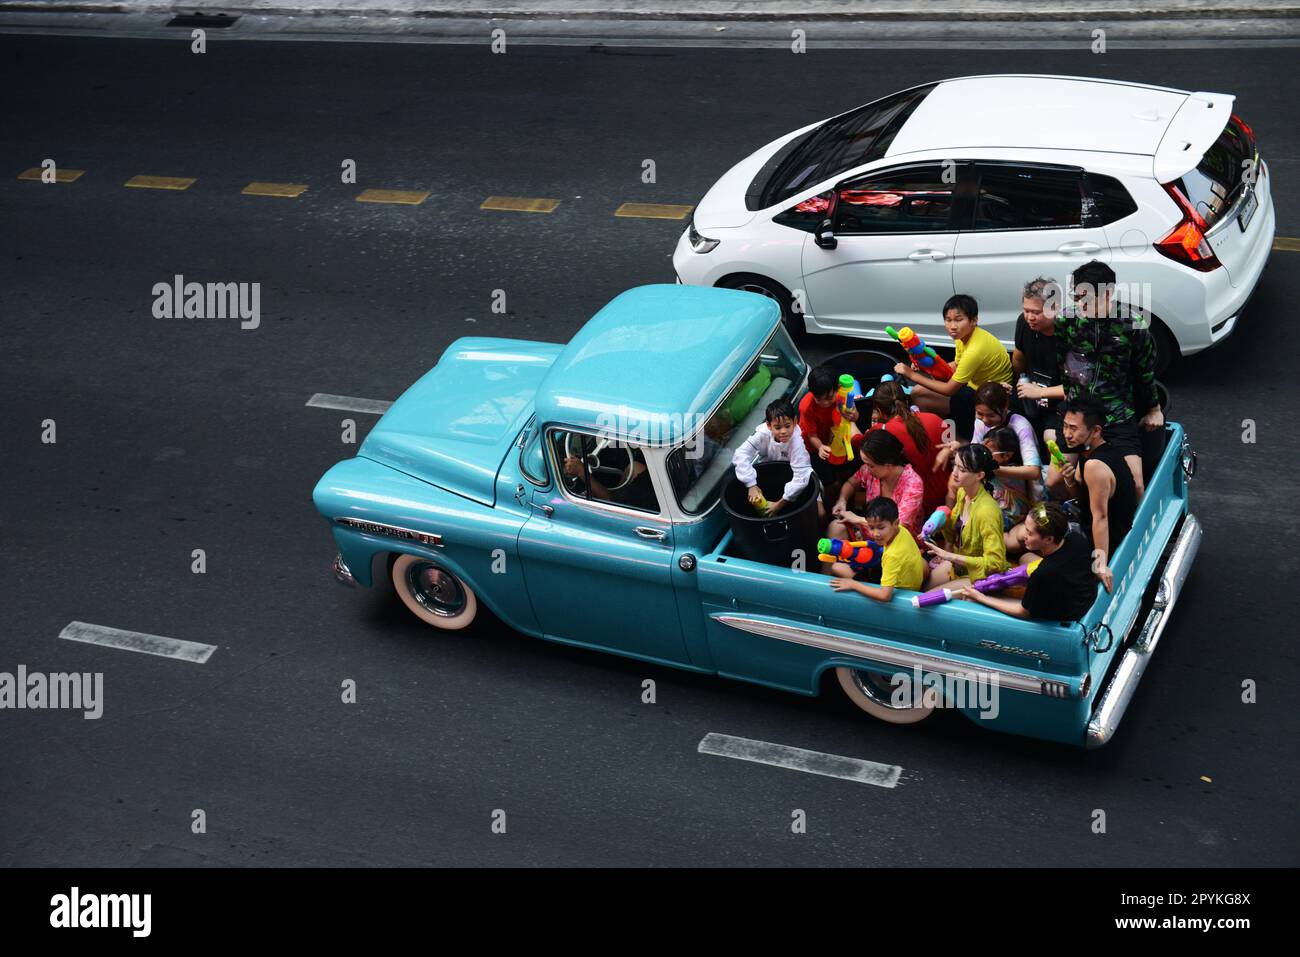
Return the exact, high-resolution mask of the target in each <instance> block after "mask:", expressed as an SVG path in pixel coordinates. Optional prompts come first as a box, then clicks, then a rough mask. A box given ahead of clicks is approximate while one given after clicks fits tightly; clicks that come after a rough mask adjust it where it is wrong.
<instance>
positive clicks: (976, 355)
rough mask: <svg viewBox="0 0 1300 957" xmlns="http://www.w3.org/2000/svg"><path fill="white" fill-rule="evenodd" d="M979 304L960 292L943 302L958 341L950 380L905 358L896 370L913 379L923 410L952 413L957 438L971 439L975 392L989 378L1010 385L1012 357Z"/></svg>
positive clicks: (951, 332) (915, 395)
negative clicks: (983, 319)
mask: <svg viewBox="0 0 1300 957" xmlns="http://www.w3.org/2000/svg"><path fill="white" fill-rule="evenodd" d="M979 317H980V310H979V304H978V303H977V302H975V300H974V298H973V297H971V296H967V295H965V294H964V293H958V294H957V295H955V296H953V297H951V298H950V299H949V300H948V301H947V302H945V303H944V304H943V327H944V329H945V330H946V331H947V333H948V335H949V336H951V337H952V341H953V342H954V343H955V344H956V358H955V364H954V366H953V371H952V378H951V379H949V380H948V381H947V382H941V381H939V380H938V379H932V378H930V377H929V376H927V375H923V374H921V373H920V372H917V371H916V370H915V369H914V368H912V367H911V366H910V365H908V364H907V363H905V362H900V363H898V365H896V366H894V371H895V372H896V373H898V374H899V375H900V376H902V377H903V378H905V379H908V380H910V381H911V382H912V384H913V386H914V388H913V389H912V401H913V402H915V403H916V405H917V407H918V408H919V409H920V410H921V411H922V412H933V413H934V414H935V415H940V416H951V418H952V420H953V423H954V424H955V425H956V430H955V431H956V432H957V438H959V439H961V440H963V441H965V442H969V441H970V440H971V435H972V433H973V430H974V428H975V393H976V391H977V390H978V389H979V387H980V386H982V385H983V384H984V383H986V382H1002V383H1005V384H1006V386H1007V389H1008V391H1009V390H1010V388H1011V358H1010V356H1008V355H1007V350H1006V347H1005V346H1003V345H1002V343H1000V342H998V339H997V336H995V335H993V333H991V332H989V331H988V330H987V329H981V328H980V327H979Z"/></svg>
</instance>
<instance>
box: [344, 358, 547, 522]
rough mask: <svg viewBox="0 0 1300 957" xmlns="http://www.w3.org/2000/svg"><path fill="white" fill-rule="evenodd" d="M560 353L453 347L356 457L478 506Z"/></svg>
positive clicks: (487, 497)
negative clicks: (379, 464) (373, 462)
mask: <svg viewBox="0 0 1300 957" xmlns="http://www.w3.org/2000/svg"><path fill="white" fill-rule="evenodd" d="M561 348H562V347H561V346H560V345H557V344H555V343H550V342H529V341H525V340H522V339H484V338H466V339H457V340H456V341H455V342H453V343H452V344H451V345H450V346H448V347H447V351H446V352H444V353H443V354H442V357H441V358H440V359H439V360H438V364H437V365H436V366H434V367H433V368H432V369H431V370H429V372H427V373H425V375H424V376H423V377H421V378H420V380H419V381H417V382H416V383H415V384H414V385H412V386H411V387H410V388H409V389H407V390H406V391H405V392H403V393H402V395H401V397H400V398H399V399H398V400H397V401H396V402H394V403H393V404H392V406H391V407H390V408H389V409H388V411H387V412H386V413H384V416H383V418H381V419H380V420H379V422H378V424H377V425H376V426H375V427H374V429H373V430H372V431H371V433H370V435H368V436H367V437H366V440H365V442H363V443H362V445H361V448H360V450H359V451H358V452H357V454H358V455H359V456H361V457H363V458H368V459H372V460H374V461H376V462H379V463H382V464H383V465H387V466H389V467H390V468H394V469H397V470H398V471H399V472H404V473H406V474H407V475H411V476H413V477H415V478H418V479H420V480H421V481H424V482H428V483H429V484H430V485H436V486H438V487H439V488H442V489H446V490H447V491H449V492H454V493H455V494H457V495H461V496H464V497H465V498H468V499H471V500H473V501H475V502H480V503H482V504H483V505H494V504H495V503H496V477H497V472H498V471H499V470H500V468H501V462H502V461H503V460H504V459H505V454H506V452H507V451H508V450H509V449H510V446H511V443H512V442H513V441H514V440H515V437H516V436H517V435H518V434H519V432H520V430H521V429H522V428H523V427H524V425H525V424H526V423H527V421H528V418H529V416H530V415H532V411H533V396H534V395H535V394H536V392H537V385H538V383H539V382H541V380H542V377H543V376H544V375H545V374H546V371H547V370H548V369H550V367H551V363H553V362H554V361H555V357H556V356H557V355H559V353H560V350H561Z"/></svg>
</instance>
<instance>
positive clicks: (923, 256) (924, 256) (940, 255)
mask: <svg viewBox="0 0 1300 957" xmlns="http://www.w3.org/2000/svg"><path fill="white" fill-rule="evenodd" d="M907 258H908V259H910V260H912V262H938V261H939V260H940V259H947V258H948V254H947V253H946V252H944V251H943V250H942V249H918V250H917V251H916V252H912V253H908V254H907Z"/></svg>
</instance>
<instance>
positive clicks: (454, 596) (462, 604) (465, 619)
mask: <svg viewBox="0 0 1300 957" xmlns="http://www.w3.org/2000/svg"><path fill="white" fill-rule="evenodd" d="M392 580H393V587H394V588H395V589H396V590H397V594H398V597H400V598H401V599H402V604H404V605H405V606H406V607H407V608H408V609H410V611H411V614H413V615H415V617H416V618H419V619H420V620H421V621H423V622H425V623H426V624H429V625H433V627H435V628H441V629H443V630H444V631H458V630H459V629H461V628H464V627H465V626H466V625H468V624H469V623H470V622H472V621H473V620H474V618H475V616H476V615H477V614H478V598H477V597H476V596H475V594H474V592H473V590H472V589H471V588H470V587H469V586H468V585H466V584H465V583H464V582H463V581H461V580H460V579H459V578H458V577H456V575H454V574H452V573H451V572H450V571H448V570H447V569H445V568H443V567H442V566H441V565H438V564H436V563H435V562H431V561H429V560H428V559H427V558H421V557H420V556H418V555H399V556H398V557H397V560H396V561H395V562H393V569H392Z"/></svg>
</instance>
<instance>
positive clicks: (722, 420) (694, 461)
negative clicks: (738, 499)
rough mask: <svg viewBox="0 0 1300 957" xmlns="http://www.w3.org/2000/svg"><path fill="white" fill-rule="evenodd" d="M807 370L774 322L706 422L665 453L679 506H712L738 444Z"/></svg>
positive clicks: (694, 510) (696, 511) (790, 394)
mask: <svg viewBox="0 0 1300 957" xmlns="http://www.w3.org/2000/svg"><path fill="white" fill-rule="evenodd" d="M807 371H808V367H807V365H806V364H805V363H804V361H803V359H802V358H801V357H800V355H799V351H798V350H797V349H795V347H794V344H793V343H792V342H791V341H790V336H789V335H788V334H787V333H786V331H785V328H784V327H781V326H778V327H777V330H776V332H775V333H773V334H772V338H770V339H769V340H768V341H767V344H766V345H764V346H763V349H762V351H761V352H760V353H759V355H758V358H757V359H755V360H754V362H753V363H751V365H750V366H749V368H748V369H746V370H745V372H744V374H743V375H742V376H741V377H740V379H739V380H738V381H737V382H736V384H735V385H734V386H732V388H731V391H730V392H729V393H727V397H726V398H725V399H724V400H723V401H722V404H721V405H719V406H718V408H717V410H716V411H715V412H714V413H713V414H712V415H711V416H709V419H708V421H707V422H705V423H704V426H703V427H702V428H700V429H698V430H697V431H696V432H695V433H694V434H693V435H692V436H691V437H690V438H688V439H687V440H686V443H685V444H684V445H682V446H680V447H679V448H676V449H674V450H673V451H672V453H671V454H669V456H668V475H669V478H670V479H671V481H672V486H673V494H674V495H676V497H677V503H678V505H680V506H681V508H682V511H684V512H686V513H688V514H691V515H700V514H703V513H704V512H707V511H708V510H709V509H711V508H712V507H713V505H714V503H715V502H717V500H718V496H719V495H720V494H721V491H722V486H723V483H724V482H726V481H727V480H729V479H730V478H732V477H733V475H734V473H733V471H732V467H731V459H732V456H733V455H734V454H735V452H736V449H738V448H739V447H740V446H741V444H742V443H743V442H744V441H745V440H746V439H747V438H749V437H750V436H751V435H753V434H754V430H755V429H757V428H758V427H759V426H760V425H762V424H763V422H764V421H765V420H766V414H765V412H766V409H767V407H768V405H769V404H770V403H772V402H775V401H776V400H777V399H784V400H785V401H787V402H791V403H793V402H794V398H795V395H796V394H797V393H798V390H799V388H800V386H801V385H802V384H803V380H804V375H805V373H806V372H807Z"/></svg>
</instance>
